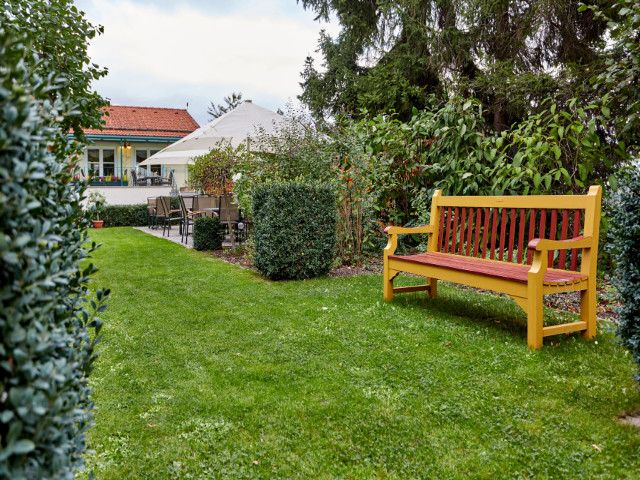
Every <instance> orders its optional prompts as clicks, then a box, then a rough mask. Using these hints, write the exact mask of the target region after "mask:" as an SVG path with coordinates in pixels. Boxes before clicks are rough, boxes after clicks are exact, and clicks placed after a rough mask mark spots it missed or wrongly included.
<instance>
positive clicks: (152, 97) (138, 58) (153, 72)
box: [76, 0, 338, 123]
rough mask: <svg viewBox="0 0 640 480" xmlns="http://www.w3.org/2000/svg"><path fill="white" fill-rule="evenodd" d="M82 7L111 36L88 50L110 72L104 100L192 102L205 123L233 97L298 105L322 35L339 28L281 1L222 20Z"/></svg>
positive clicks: (138, 6)
mask: <svg viewBox="0 0 640 480" xmlns="http://www.w3.org/2000/svg"><path fill="white" fill-rule="evenodd" d="M293 1H294V0H287V4H290V3H291V2H293ZM76 3H78V4H79V6H80V7H81V8H82V9H83V10H85V11H86V12H87V15H86V16H87V18H88V19H89V21H91V22H92V23H94V24H101V25H104V28H105V33H104V35H102V36H100V37H97V38H95V39H94V40H93V41H92V43H91V46H90V49H89V54H90V56H91V58H92V60H93V61H94V62H96V63H98V64H99V65H100V66H104V67H107V68H109V77H108V78H107V79H104V80H101V81H99V82H98V83H97V84H96V89H97V90H98V92H99V93H101V94H102V95H104V96H106V97H109V98H110V99H111V100H112V102H113V103H114V104H132V103H133V104H138V105H153V106H158V107H181V108H184V106H185V102H187V101H188V102H190V108H189V111H190V112H191V113H192V115H194V117H196V120H198V121H199V122H200V123H204V122H205V121H207V118H206V113H205V112H206V108H207V106H208V104H209V102H210V101H212V100H213V101H215V102H216V103H217V102H221V101H222V97H223V96H224V95H228V94H230V93H231V92H232V91H236V92H238V91H242V92H243V93H244V97H245V98H252V99H253V100H254V101H256V103H258V104H260V105H263V106H265V107H268V108H274V109H275V108H277V107H281V106H284V104H285V103H286V101H287V100H288V99H295V97H296V95H298V94H299V93H300V87H299V85H298V84H299V82H300V81H301V79H300V72H301V70H302V68H303V64H304V60H305V58H306V57H307V55H314V56H315V54H314V52H315V49H316V47H317V41H318V37H319V31H320V29H321V28H323V27H324V28H327V30H329V31H330V32H331V31H333V33H334V34H335V33H337V28H338V26H337V22H333V23H331V24H328V25H322V26H321V25H319V24H318V23H317V22H314V21H313V13H312V12H308V11H306V12H305V11H304V10H303V9H302V7H301V6H299V5H298V6H297V7H298V10H297V11H296V10H291V9H290V7H289V6H287V10H286V11H285V10H283V8H282V7H283V3H282V2H281V1H280V2H278V1H277V0H269V1H262V2H253V1H242V2H240V1H238V2H235V5H234V7H235V8H234V9H232V10H229V11H227V12H222V13H219V12H216V11H215V9H212V8H209V9H207V8H204V9H203V8H199V5H198V4H197V3H192V2H180V3H175V4H174V5H173V8H169V9H167V8H166V6H165V7H164V8H163V7H162V5H158V4H156V5H150V4H149V2H146V3H135V2H134V1H132V0H119V1H118V0H116V1H108V0H84V1H79V2H76ZM241 7H242V8H241ZM181 97H182V100H179V99H180V98H181ZM137 98H139V99H140V100H139V101H136V99H137ZM262 99H265V100H262ZM163 102H179V103H178V104H171V105H168V104H165V103H163ZM275 103H277V104H275Z"/></svg>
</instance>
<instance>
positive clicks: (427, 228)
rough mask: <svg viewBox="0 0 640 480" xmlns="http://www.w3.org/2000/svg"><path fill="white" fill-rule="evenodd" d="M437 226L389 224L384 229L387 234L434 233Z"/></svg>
mask: <svg viewBox="0 0 640 480" xmlns="http://www.w3.org/2000/svg"><path fill="white" fill-rule="evenodd" d="M434 230H435V227H434V226H433V225H422V226H421V227H394V226H391V225H389V226H388V227H386V228H385V229H384V233H386V234H398V233H433V232H434Z"/></svg>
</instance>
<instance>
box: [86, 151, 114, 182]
mask: <svg viewBox="0 0 640 480" xmlns="http://www.w3.org/2000/svg"><path fill="white" fill-rule="evenodd" d="M115 174H116V150H115V148H88V149H87V175H91V176H94V177H106V176H108V175H115Z"/></svg>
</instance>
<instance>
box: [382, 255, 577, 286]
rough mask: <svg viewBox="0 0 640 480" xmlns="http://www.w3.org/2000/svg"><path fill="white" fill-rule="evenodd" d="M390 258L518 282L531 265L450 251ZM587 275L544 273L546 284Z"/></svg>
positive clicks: (568, 281) (573, 280) (569, 281)
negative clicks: (485, 258)
mask: <svg viewBox="0 0 640 480" xmlns="http://www.w3.org/2000/svg"><path fill="white" fill-rule="evenodd" d="M389 260H400V261H403V262H408V263H417V264H420V265H427V266H433V267H442V268H446V269H450V270H456V271H458V272H467V273H475V274H479V275H482V276H485V277H493V278H499V279H502V280H509V281H512V282H518V283H523V284H526V283H527V275H528V273H529V270H530V269H531V267H530V266H529V265H518V264H514V263H504V262H495V261H492V260H484V259H482V258H471V257H461V256H458V255H451V254H448V253H420V254H418V255H409V256H402V255H389ZM586 281H587V276H586V275H583V274H581V273H578V272H568V271H566V270H556V269H553V270H551V269H549V270H547V271H546V272H545V274H544V280H543V284H544V285H549V286H566V285H574V284H579V283H584V282H586Z"/></svg>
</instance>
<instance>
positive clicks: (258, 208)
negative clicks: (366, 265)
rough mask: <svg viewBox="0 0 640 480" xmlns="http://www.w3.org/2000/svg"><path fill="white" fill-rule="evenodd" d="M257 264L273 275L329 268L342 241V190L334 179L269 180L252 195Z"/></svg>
mask: <svg viewBox="0 0 640 480" xmlns="http://www.w3.org/2000/svg"><path fill="white" fill-rule="evenodd" d="M252 204H253V221H254V244H255V257H254V264H255V266H256V268H257V269H258V271H259V272H260V273H262V274H263V275H265V276H266V277H269V278H271V279H273V280H285V279H303V278H312V277H316V276H319V275H324V274H326V273H328V272H329V270H330V269H331V265H332V263H333V259H334V250H335V245H336V221H337V211H336V208H337V207H336V195H335V193H334V191H333V189H332V187H331V186H330V185H328V184H323V183H316V182H305V181H302V180H295V181H293V182H267V183H264V184H262V185H260V186H258V187H257V188H256V189H255V190H254V192H253V194H252Z"/></svg>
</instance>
